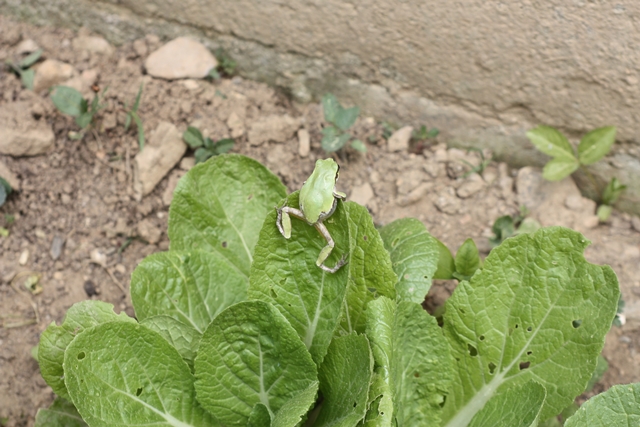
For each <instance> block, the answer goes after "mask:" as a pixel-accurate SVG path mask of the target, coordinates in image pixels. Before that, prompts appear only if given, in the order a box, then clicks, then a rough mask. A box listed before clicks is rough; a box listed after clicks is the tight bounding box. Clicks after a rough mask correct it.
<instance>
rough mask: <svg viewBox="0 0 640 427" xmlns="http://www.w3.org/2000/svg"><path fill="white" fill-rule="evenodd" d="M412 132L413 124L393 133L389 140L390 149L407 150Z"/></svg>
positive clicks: (388, 146)
mask: <svg viewBox="0 0 640 427" xmlns="http://www.w3.org/2000/svg"><path fill="white" fill-rule="evenodd" d="M412 132H413V128H412V127H411V126H405V127H402V128H400V129H398V130H397V131H395V132H394V133H393V134H391V136H390V137H389V141H388V142H387V148H388V149H389V151H407V150H408V149H409V141H410V140H411V133H412Z"/></svg>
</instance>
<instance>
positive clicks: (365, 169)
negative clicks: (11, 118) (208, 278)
mask: <svg viewBox="0 0 640 427" xmlns="http://www.w3.org/2000/svg"><path fill="white" fill-rule="evenodd" d="M74 37H76V34H75V33H73V32H72V31H70V30H66V29H57V28H41V27H34V26H29V25H26V24H22V23H16V22H13V21H11V20H9V19H8V18H6V17H2V16H0V60H2V61H4V60H6V59H11V58H15V57H16V54H15V47H16V45H17V44H18V43H19V42H20V41H21V40H25V39H33V40H34V41H35V42H36V43H37V44H38V45H39V46H40V47H42V48H43V49H44V57H45V58H52V59H57V60H60V61H64V62H67V63H69V64H71V65H72V66H73V67H75V69H76V70H77V71H78V72H79V73H81V72H83V71H89V72H93V71H95V72H96V76H97V78H96V81H95V83H96V84H97V85H98V86H99V87H100V88H102V89H104V88H105V87H107V86H108V87H109V90H108V92H107V95H106V97H105V102H106V105H107V106H106V108H105V109H104V110H102V111H101V112H100V114H99V115H98V120H97V123H96V124H97V126H96V132H95V133H89V134H87V135H86V136H85V138H84V139H83V140H71V139H69V138H68V132H69V131H70V130H72V131H73V130H78V129H77V127H76V125H75V124H74V122H73V120H72V119H71V118H70V117H67V116H64V115H62V114H60V113H58V112H57V111H56V110H55V108H54V106H53V104H52V103H51V101H50V99H49V98H48V95H47V93H46V91H45V92H43V93H38V94H35V93H33V92H31V91H28V90H25V89H23V88H22V86H21V84H20V81H19V79H18V78H16V77H15V76H14V75H13V74H12V73H10V72H8V71H7V70H6V69H4V68H3V69H2V71H0V109H11V108H18V107H19V108H28V109H29V112H30V114H31V115H32V116H33V117H35V118H37V120H38V122H39V123H43V124H47V125H48V126H50V127H51V128H52V129H53V131H54V132H55V142H54V146H53V147H52V148H51V149H50V150H49V151H48V152H47V153H46V154H44V155H40V156H36V157H21V158H14V157H10V156H2V155H0V162H3V163H4V164H5V165H7V166H8V168H9V169H10V170H11V171H12V172H13V173H14V174H15V175H16V176H17V177H18V179H19V180H20V181H21V188H20V191H18V192H16V194H13V195H12V196H11V197H10V199H9V200H8V202H7V203H6V204H5V205H4V206H3V207H2V208H0V226H2V227H6V228H7V229H8V230H9V232H10V234H9V236H8V237H0V279H1V281H0V425H5V426H11V427H13V426H32V425H33V421H34V417H35V414H36V411H37V409H38V408H40V407H46V406H48V405H49V404H50V403H51V401H52V400H53V394H52V391H51V389H50V388H49V387H48V386H47V385H46V384H45V382H44V381H43V379H42V378H41V376H40V373H39V370H38V364H37V363H36V361H35V360H34V359H33V358H32V356H31V349H32V348H33V347H34V346H35V345H36V344H37V343H38V338H39V335H40V333H41V332H42V331H43V330H44V329H45V328H46V327H47V325H49V324H50V323H51V322H53V321H55V322H61V321H62V319H63V317H64V314H65V311H66V310H67V309H68V308H69V307H70V306H71V305H72V304H74V303H75V302H78V301H81V300H84V299H87V298H92V299H100V300H103V301H107V302H109V303H112V304H114V306H115V308H116V311H121V310H124V311H125V312H127V313H128V314H129V315H133V310H132V307H131V301H130V299H129V297H128V295H127V293H126V292H123V290H122V289H121V288H123V289H125V290H126V289H127V288H128V282H129V277H130V274H131V272H132V271H133V269H134V268H135V266H136V265H137V263H138V262H139V261H140V260H142V259H143V258H144V257H145V256H146V255H148V254H150V253H152V252H156V251H162V250H166V249H167V248H168V240H167V236H166V226H167V214H168V205H167V203H166V201H167V197H168V196H169V194H170V190H171V187H172V186H173V185H175V181H176V179H177V177H179V176H181V175H182V174H183V173H184V172H185V170H186V169H188V167H189V166H190V163H192V162H191V161H190V160H184V159H183V161H182V162H181V163H180V165H177V166H176V167H175V168H174V170H173V171H172V172H171V173H170V174H169V175H168V176H167V177H165V178H164V179H163V180H162V181H161V182H160V184H159V185H158V186H157V187H156V188H155V190H154V191H153V192H152V193H151V194H150V195H148V196H146V197H144V198H142V200H137V199H136V197H135V194H134V192H133V188H132V179H133V177H132V171H131V159H132V158H133V156H135V154H136V153H137V152H138V146H137V142H136V132H135V129H130V130H129V131H128V132H125V131H124V129H123V126H122V123H123V120H124V110H123V107H124V103H125V102H127V103H129V104H130V103H131V102H132V101H133V99H134V97H135V95H136V93H137V91H138V88H139V86H140V84H141V83H144V91H143V96H142V102H141V105H140V110H139V114H140V116H141V118H142V120H143V122H144V128H145V130H146V131H147V134H149V133H150V131H151V130H153V129H155V128H156V127H157V125H158V123H160V122H161V121H169V122H172V123H173V124H175V125H176V126H177V127H178V129H179V130H180V131H181V132H182V131H184V130H185V129H186V127H187V125H189V124H196V125H197V126H198V127H200V128H201V129H203V130H205V132H206V134H208V135H209V136H210V137H212V138H213V139H218V138H224V137H229V136H230V134H231V132H232V129H230V126H232V127H233V128H234V129H235V130H233V132H237V133H242V135H241V136H239V137H237V138H236V145H235V147H234V149H233V151H234V152H238V153H242V154H245V155H248V156H251V157H253V158H255V159H257V160H259V161H261V162H262V163H264V164H265V165H266V166H267V167H269V168H270V169H271V170H272V171H274V172H275V173H276V174H278V175H279V176H280V177H281V179H282V180H283V182H284V183H285V184H286V185H287V186H288V188H289V189H290V190H292V191H293V190H295V189H298V188H299V187H300V185H301V184H302V182H303V181H304V179H305V178H306V177H307V176H308V175H309V173H310V172H311V171H312V169H313V165H314V162H315V160H316V159H318V158H321V157H325V154H324V153H323V152H322V150H321V149H320V143H319V141H320V138H321V134H320V130H321V127H322V114H321V111H320V108H319V105H318V104H310V105H298V104H294V103H292V102H291V101H290V100H289V99H288V98H287V97H286V96H284V95H283V94H281V93H279V92H278V91H277V90H275V89H272V88H269V87H267V86H265V85H263V84H260V83H256V82H252V81H247V80H244V79H242V78H239V77H234V78H231V79H228V78H226V79H222V80H219V81H213V82H208V81H204V80H198V81H195V84H193V83H191V82H190V83H185V82H184V81H165V80H160V79H154V78H151V77H150V76H148V75H145V73H144V70H143V66H142V64H143V61H144V49H142V50H141V48H140V46H141V45H144V46H145V47H146V50H147V51H149V52H150V51H152V50H154V49H156V48H157V47H158V46H160V41H159V40H157V39H155V38H154V37H147V38H145V39H143V40H142V41H138V42H137V43H138V45H137V49H136V48H134V45H133V43H131V44H127V45H124V46H120V47H118V48H117V49H115V52H114V53H113V54H111V55H108V54H92V53H87V52H83V51H76V50H74V49H73V47H72V43H71V41H72V40H73V38H74ZM141 52H142V54H141ZM89 75H90V74H89ZM232 114H235V115H236V117H235V118H234V120H235V121H233V120H229V119H230V116H231V115H232ZM285 114H288V115H290V116H291V117H294V118H299V119H300V123H301V127H304V128H305V129H307V130H308V131H309V132H310V135H311V152H310V154H309V155H308V156H307V157H301V156H300V155H299V152H298V139H297V136H296V135H295V134H292V135H289V136H288V137H287V138H286V140H285V141H283V142H278V143H276V142H265V143H263V144H262V145H259V146H251V145H250V144H249V143H248V139H247V134H248V131H249V129H250V128H251V126H252V124H254V123H256V122H258V121H260V120H268V119H267V118H268V117H270V116H274V115H275V116H282V115H285ZM237 119H239V120H237ZM231 122H233V123H231ZM238 122H239V123H240V124H239V123H238ZM238 129H239V130H238ZM383 132H384V129H383V126H382V125H381V124H380V123H378V122H376V121H375V120H373V119H372V118H361V119H359V120H358V122H357V124H356V126H355V134H356V135H357V136H358V137H359V138H361V139H362V140H363V141H367V145H368V152H367V154H366V155H361V154H359V153H355V152H349V153H347V154H346V155H344V156H342V157H341V158H338V161H339V162H340V164H341V166H342V168H341V175H340V181H339V188H340V189H341V190H343V191H345V192H346V193H347V194H348V195H349V196H350V197H351V198H352V199H353V198H355V199H357V200H361V201H365V202H366V205H367V206H368V207H369V209H370V210H371V212H372V214H373V217H374V220H375V222H376V223H378V224H385V223H388V222H390V221H392V220H394V219H397V218H401V217H406V216H412V217H416V218H419V219H420V220H421V221H423V222H424V223H425V224H426V226H427V228H428V229H429V230H430V232H431V233H432V234H433V235H434V236H436V237H438V238H439V239H440V240H442V241H443V242H444V243H445V244H446V245H447V246H448V247H449V248H450V249H451V250H452V251H454V253H455V250H457V248H458V247H459V246H460V245H461V244H462V242H463V241H464V240H465V239H466V238H468V237H472V238H474V239H475V241H476V242H477V243H478V246H479V247H480V248H481V250H482V251H483V253H484V255H486V253H488V250H489V246H488V237H489V236H490V235H491V231H490V227H491V224H492V223H493V221H494V220H495V219H496V218H497V217H499V216H501V215H505V214H510V215H515V214H517V213H518V212H519V205H518V198H517V195H516V192H515V189H514V179H513V178H514V176H515V175H516V173H517V171H513V170H509V168H507V167H506V165H499V164H496V163H492V164H491V165H490V166H488V167H487V169H486V170H485V172H484V175H483V176H484V178H480V177H479V176H478V175H471V176H470V177H466V178H465V177H464V173H465V171H466V170H467V169H468V168H467V166H465V164H464V163H463V162H461V161H460V160H456V159H457V158H463V159H466V160H470V161H473V162H476V163H477V162H478V161H479V157H478V156H477V155H474V154H471V155H468V154H466V153H461V152H458V151H456V150H448V151H447V150H446V146H445V145H443V144H442V141H430V142H428V143H427V144H426V149H425V150H424V151H423V152H420V153H417V154H410V153H408V152H389V151H388V150H387V146H386V139H385V138H384V137H383ZM417 151H420V150H417ZM192 156H193V153H192V152H188V153H187V155H186V157H187V158H189V157H192ZM463 186H466V187H465V189H463V190H461V187H463ZM369 190H372V193H371V192H370V191H369ZM368 192H370V194H369V196H371V197H368V196H367V193H368ZM461 194H462V195H464V196H465V198H462V197H460V195H461ZM542 196H545V197H546V196H548V195H545V194H543V195H542ZM367 199H368V200H367ZM558 212H564V211H558ZM9 215H11V216H13V218H14V220H13V223H10V221H8V218H9ZM579 228H580V227H579ZM582 228H583V229H582V230H581V231H583V233H584V234H585V235H586V237H587V238H588V239H589V240H591V242H592V245H591V246H590V247H589V248H588V249H587V251H586V257H587V258H588V260H589V261H590V262H593V263H597V264H609V265H611V266H612V267H613V269H614V270H615V271H616V273H617V275H618V278H619V280H620V286H621V289H622V293H623V297H624V300H625V302H626V306H627V313H626V314H627V323H626V324H625V325H624V326H622V327H614V328H612V330H611V332H610V333H609V335H608V336H607V342H606V346H605V349H604V356H605V357H606V359H607V360H608V362H609V364H610V369H609V370H608V371H607V373H606V374H605V376H604V377H603V379H602V381H601V383H600V384H599V385H598V386H597V387H596V389H595V391H594V392H600V391H603V390H605V389H607V388H608V387H610V386H611V385H613V384H618V383H628V382H637V381H640V355H639V354H638V349H639V347H640V341H639V337H640V334H639V332H638V328H639V327H640V315H639V314H638V312H639V308H640V279H639V276H638V274H637V272H638V269H637V266H638V263H639V262H640V246H639V243H640V233H639V232H638V231H634V229H633V228H632V221H631V218H630V217H629V216H628V215H627V214H622V213H618V212H614V214H613V217H612V219H611V220H610V221H609V222H608V223H606V224H601V225H598V226H596V227H593V228H587V227H582ZM54 240H55V241H56V242H57V243H59V242H60V241H63V242H64V245H63V247H62V251H61V253H60V255H59V257H58V258H57V259H54V257H53V256H52V254H51V249H52V244H53V242H54ZM25 254H28V255H25ZM92 254H93V260H96V259H103V260H104V261H105V264H104V266H100V265H97V264H96V263H94V262H92ZM21 257H22V260H21ZM101 257H102V258H101ZM20 261H23V262H22V263H21V262H20ZM34 274H37V275H40V280H39V285H40V286H41V287H42V292H40V293H39V294H37V295H32V294H31V293H30V292H28V291H27V290H26V289H25V288H24V287H23V282H24V280H25V279H27V278H29V277H30V276H32V275H34ZM454 286H455V282H438V283H436V284H435V285H434V287H433V289H432V291H431V293H430V296H429V300H430V302H431V304H439V303H441V302H442V301H443V300H444V299H445V298H446V297H447V296H448V295H449V294H450V292H451V291H452V289H453V288H454ZM36 313H37V319H36Z"/></svg>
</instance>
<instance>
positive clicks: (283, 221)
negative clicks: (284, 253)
mask: <svg viewBox="0 0 640 427" xmlns="http://www.w3.org/2000/svg"><path fill="white" fill-rule="evenodd" d="M276 212H277V213H278V217H277V218H276V226H277V227H278V230H279V231H280V234H282V235H283V236H284V238H285V239H289V238H291V217H292V216H293V217H295V218H298V219H301V220H303V221H306V219H305V218H304V213H302V211H301V210H299V209H296V208H291V207H289V206H283V207H281V208H278V207H276Z"/></svg>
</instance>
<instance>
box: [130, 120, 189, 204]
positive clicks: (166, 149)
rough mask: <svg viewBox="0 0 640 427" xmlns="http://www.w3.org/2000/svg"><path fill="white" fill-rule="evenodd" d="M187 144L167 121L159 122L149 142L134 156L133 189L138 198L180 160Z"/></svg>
mask: <svg viewBox="0 0 640 427" xmlns="http://www.w3.org/2000/svg"><path fill="white" fill-rule="evenodd" d="M185 151H187V145H186V144H185V143H184V141H183V140H182V134H181V133H180V132H179V131H178V129H177V128H176V127H175V126H174V125H173V124H172V123H169V122H160V124H159V125H158V127H157V128H156V129H155V130H154V131H153V132H152V133H151V135H149V143H148V144H147V145H146V146H145V147H144V149H143V150H142V151H141V152H139V153H138V154H136V157H135V158H134V161H133V165H134V184H133V185H134V190H135V192H136V195H137V197H138V198H141V197H142V196H146V195H147V194H149V193H151V191H153V189H154V188H155V187H156V185H158V183H159V182H160V181H161V180H162V178H163V177H164V176H165V175H166V174H167V173H168V172H169V171H170V170H171V169H173V167H174V166H175V165H176V164H177V163H178V162H179V161H180V159H181V158H182V156H183V155H184V153H185Z"/></svg>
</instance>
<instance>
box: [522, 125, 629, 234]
mask: <svg viewBox="0 0 640 427" xmlns="http://www.w3.org/2000/svg"><path fill="white" fill-rule="evenodd" d="M527 137H528V138H529V140H530V141H531V143H532V144H533V145H535V146H536V148H537V149H538V150H540V151H542V152H543V153H545V154H547V155H549V156H551V157H553V158H552V159H551V160H550V161H549V162H548V163H547V164H546V165H545V167H544V169H543V171H542V176H543V177H544V178H545V179H548V180H549V181H559V180H561V179H563V178H566V177H567V176H569V175H571V174H572V173H574V172H575V171H576V170H578V169H581V170H582V171H583V172H584V173H585V175H586V176H587V177H588V178H589V180H590V182H591V186H592V187H593V191H594V192H595V193H596V194H598V195H599V196H600V205H601V206H600V207H599V208H598V218H599V219H600V221H601V222H604V221H606V220H607V219H608V218H609V216H610V215H611V205H612V204H613V203H615V202H616V200H617V199H618V197H619V196H620V193H621V192H622V191H623V190H624V189H625V188H626V185H622V184H620V182H619V181H618V180H617V179H616V178H613V179H612V180H611V181H610V182H609V184H608V185H607V187H606V188H605V189H604V190H602V189H601V187H600V186H599V185H598V183H597V182H596V180H595V178H594V177H593V175H592V174H591V173H590V172H589V170H588V169H586V168H585V166H588V165H591V164H593V163H595V162H597V161H598V160H600V159H602V158H603V157H604V156H606V155H607V154H608V153H609V151H611V147H612V146H613V144H614V142H615V141H616V127H615V126H606V127H602V128H598V129H594V130H592V131H591V132H589V133H587V134H586V135H585V136H583V137H582V139H581V140H580V144H578V155H577V156H576V154H575V150H574V148H573V146H572V145H571V143H570V142H569V140H568V139H567V138H566V137H565V136H564V135H563V134H562V133H561V132H560V131H558V130H557V129H555V128H552V127H550V126H538V127H537V128H535V129H532V130H530V131H529V132H527ZM614 180H615V182H614ZM605 193H606V194H605Z"/></svg>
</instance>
